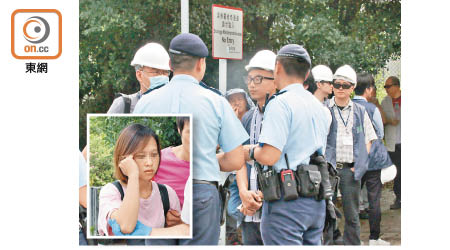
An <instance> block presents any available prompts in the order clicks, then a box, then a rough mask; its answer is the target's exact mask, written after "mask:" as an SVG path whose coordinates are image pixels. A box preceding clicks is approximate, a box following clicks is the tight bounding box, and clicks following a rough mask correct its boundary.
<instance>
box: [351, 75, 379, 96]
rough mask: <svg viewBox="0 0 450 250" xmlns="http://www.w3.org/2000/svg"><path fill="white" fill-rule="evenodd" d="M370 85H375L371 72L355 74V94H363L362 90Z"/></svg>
mask: <svg viewBox="0 0 450 250" xmlns="http://www.w3.org/2000/svg"><path fill="white" fill-rule="evenodd" d="M371 87H375V80H374V79H373V76H372V75H371V74H369V73H366V72H362V73H358V74H357V75H356V88H355V94H356V95H362V94H364V91H365V90H366V89H368V88H371Z"/></svg>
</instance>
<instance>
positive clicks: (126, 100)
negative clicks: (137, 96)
mask: <svg viewBox="0 0 450 250" xmlns="http://www.w3.org/2000/svg"><path fill="white" fill-rule="evenodd" d="M117 97H122V98H123V102H124V103H125V106H124V108H123V111H122V113H124V114H129V113H131V98H130V97H129V96H128V95H126V94H123V93H117V94H116V98H117ZM116 187H117V186H116Z"/></svg>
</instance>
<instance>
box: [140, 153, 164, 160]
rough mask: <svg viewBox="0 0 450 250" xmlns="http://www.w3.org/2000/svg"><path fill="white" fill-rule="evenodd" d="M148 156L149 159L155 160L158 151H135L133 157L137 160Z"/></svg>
mask: <svg viewBox="0 0 450 250" xmlns="http://www.w3.org/2000/svg"><path fill="white" fill-rule="evenodd" d="M147 157H148V158H150V159H151V160H156V159H158V157H159V154H158V153H150V154H144V153H137V154H135V155H134V159H135V160H138V161H142V160H145V159H146V158H147Z"/></svg>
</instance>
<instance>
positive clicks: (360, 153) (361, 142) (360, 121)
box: [325, 103, 369, 181]
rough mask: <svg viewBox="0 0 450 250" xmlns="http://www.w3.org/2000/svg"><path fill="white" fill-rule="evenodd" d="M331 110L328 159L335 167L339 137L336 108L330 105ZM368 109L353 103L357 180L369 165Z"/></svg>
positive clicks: (326, 154) (354, 156)
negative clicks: (365, 117) (367, 145)
mask: <svg viewBox="0 0 450 250" xmlns="http://www.w3.org/2000/svg"><path fill="white" fill-rule="evenodd" d="M329 109H330V112H331V118H332V120H331V126H330V132H329V133H328V139H327V149H326V153H325V156H326V159H327V161H328V162H329V163H331V165H333V167H334V168H336V139H337V127H338V124H337V120H336V116H335V115H334V110H333V108H332V107H329ZM365 111H366V109H365V108H364V106H361V105H359V104H357V103H353V128H352V133H353V161H354V163H355V165H354V168H355V169H354V170H355V180H357V181H358V180H361V178H362V177H363V175H364V174H365V173H366V171H367V169H368V167H369V154H368V153H367V149H366V142H365V132H364V112H365Z"/></svg>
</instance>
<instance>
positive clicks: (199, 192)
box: [145, 184, 222, 245]
mask: <svg viewBox="0 0 450 250" xmlns="http://www.w3.org/2000/svg"><path fill="white" fill-rule="evenodd" d="M192 193H193V194H192V195H193V200H192V203H193V205H192V209H193V211H192V215H193V218H192V224H193V225H192V228H193V237H192V239H149V240H145V244H146V245H217V244H218V243H219V236H220V215H221V204H222V201H221V199H220V195H219V191H217V188H216V187H215V186H213V185H210V184H193V185H192Z"/></svg>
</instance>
